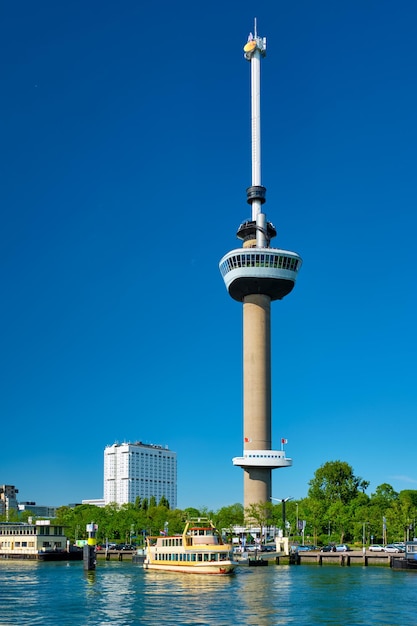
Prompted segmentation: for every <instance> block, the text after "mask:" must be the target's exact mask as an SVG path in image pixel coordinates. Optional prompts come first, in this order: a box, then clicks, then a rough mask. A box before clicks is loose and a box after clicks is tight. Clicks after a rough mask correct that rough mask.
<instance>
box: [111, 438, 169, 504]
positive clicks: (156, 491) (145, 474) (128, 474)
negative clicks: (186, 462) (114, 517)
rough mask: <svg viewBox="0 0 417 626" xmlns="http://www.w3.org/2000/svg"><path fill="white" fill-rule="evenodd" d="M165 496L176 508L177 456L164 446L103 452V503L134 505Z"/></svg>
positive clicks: (132, 446)
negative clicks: (140, 501) (145, 499)
mask: <svg viewBox="0 0 417 626" xmlns="http://www.w3.org/2000/svg"><path fill="white" fill-rule="evenodd" d="M152 496H153V497H154V498H155V500H156V502H157V504H158V503H159V501H160V499H161V498H162V496H165V498H166V499H167V500H168V502H169V506H170V508H171V509H176V508H177V454H176V452H172V451H171V450H169V449H168V448H166V447H165V448H164V447H162V446H157V445H152V444H149V445H148V444H144V443H142V442H141V441H137V442H135V443H120V444H119V443H114V444H113V445H112V446H106V448H105V449H104V502H105V504H109V503H110V502H116V503H117V504H126V503H127V502H132V503H134V502H135V501H136V498H137V497H139V498H141V499H143V498H147V499H148V500H149V499H150V498H151V497H152Z"/></svg>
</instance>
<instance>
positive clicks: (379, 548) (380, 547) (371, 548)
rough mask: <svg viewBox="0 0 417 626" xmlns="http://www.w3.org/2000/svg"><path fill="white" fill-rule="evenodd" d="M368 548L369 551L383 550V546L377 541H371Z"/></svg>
mask: <svg viewBox="0 0 417 626" xmlns="http://www.w3.org/2000/svg"><path fill="white" fill-rule="evenodd" d="M368 550H370V551H371V552H384V546H381V544H379V543H373V544H372V545H371V546H369V548H368Z"/></svg>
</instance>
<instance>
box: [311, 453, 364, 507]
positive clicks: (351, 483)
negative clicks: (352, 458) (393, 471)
mask: <svg viewBox="0 0 417 626" xmlns="http://www.w3.org/2000/svg"><path fill="white" fill-rule="evenodd" d="M308 484H309V485H310V488H309V490H308V496H309V497H310V498H312V499H314V500H321V501H326V502H328V503H329V504H330V503H332V502H342V504H348V503H349V502H350V501H351V500H353V499H354V498H356V496H357V495H358V493H359V490H362V491H365V490H366V489H367V488H368V486H369V482H368V481H366V480H363V479H362V478H359V477H358V476H355V475H354V473H353V469H352V467H351V466H350V465H349V464H348V463H346V462H345V461H328V462H327V463H325V464H324V465H322V466H321V467H319V469H318V470H316V472H315V474H314V478H313V479H312V480H310V482H309V483H308Z"/></svg>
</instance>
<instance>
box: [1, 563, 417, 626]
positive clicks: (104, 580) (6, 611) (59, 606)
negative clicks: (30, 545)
mask: <svg viewBox="0 0 417 626" xmlns="http://www.w3.org/2000/svg"><path fill="white" fill-rule="evenodd" d="M12 624H13V625H15V624H16V625H19V626H24V625H27V624H30V625H33V626H35V625H42V626H64V625H65V626H66V625H68V626H122V625H123V626H128V625H132V624H155V625H157V624H158V625H159V624H162V625H164V624H175V625H181V624H193V625H198V626H211V625H216V626H223V625H224V626H226V625H227V626H241V625H242V626H243V625H246V624H248V625H252V624H253V625H254V626H275V625H276V624H294V625H297V626H300V625H302V624H306V625H308V626H315V625H316V624H317V625H319V624H335V625H338V626H342V625H349V626H355V625H357V624H367V625H371V624H372V625H379V624H387V625H388V626H404V625H405V624H407V625H414V624H417V573H416V572H407V571H399V572H395V571H392V570H391V569H389V568H388V567H381V566H376V567H372V566H369V567H362V566H352V567H340V566H335V565H323V566H321V567H320V566H319V565H299V566H297V565H293V566H285V565H279V566H277V565H275V564H273V565H271V564H270V565H269V566H268V567H262V568H249V567H247V566H244V565H241V566H240V567H239V568H238V570H237V572H236V574H234V575H232V576H220V577H217V576H207V577H204V576H197V575H193V574H169V573H163V572H149V571H147V572H145V571H143V570H142V567H141V566H140V565H134V564H131V563H126V562H123V563H119V562H106V561H99V563H98V565H97V569H96V570H95V572H84V570H83V564H82V562H77V563H68V564H67V563H38V562H24V561H14V562H13V561H2V562H0V626H10V625H12Z"/></svg>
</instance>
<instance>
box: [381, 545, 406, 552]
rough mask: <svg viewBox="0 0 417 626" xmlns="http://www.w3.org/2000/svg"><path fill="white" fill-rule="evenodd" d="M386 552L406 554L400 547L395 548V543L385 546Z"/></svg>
mask: <svg viewBox="0 0 417 626" xmlns="http://www.w3.org/2000/svg"><path fill="white" fill-rule="evenodd" d="M384 552H405V550H404V549H403V548H400V546H395V545H394V544H393V543H389V544H388V545H386V546H384Z"/></svg>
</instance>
